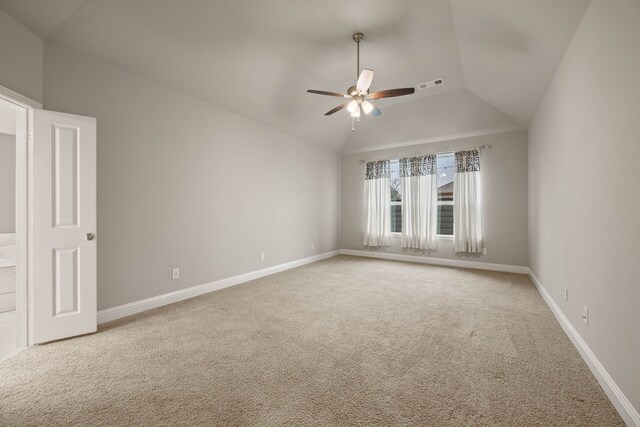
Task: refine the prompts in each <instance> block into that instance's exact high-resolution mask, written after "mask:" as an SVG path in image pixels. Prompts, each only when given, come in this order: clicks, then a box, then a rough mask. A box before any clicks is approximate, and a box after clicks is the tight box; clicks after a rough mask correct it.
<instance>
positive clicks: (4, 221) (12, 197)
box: [0, 133, 16, 233]
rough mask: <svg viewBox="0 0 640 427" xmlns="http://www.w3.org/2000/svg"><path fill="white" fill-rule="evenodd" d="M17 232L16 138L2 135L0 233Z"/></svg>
mask: <svg viewBox="0 0 640 427" xmlns="http://www.w3.org/2000/svg"><path fill="white" fill-rule="evenodd" d="M15 232H16V137H15V135H7V134H6V133H0V233H15Z"/></svg>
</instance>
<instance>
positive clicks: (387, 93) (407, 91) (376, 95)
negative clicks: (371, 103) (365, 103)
mask: <svg viewBox="0 0 640 427" xmlns="http://www.w3.org/2000/svg"><path fill="white" fill-rule="evenodd" d="M415 91H416V89H415V88H413V87H405V88H401V89H387V90H381V91H378V92H373V93H370V94H369V95H367V96H366V98H367V99H380V98H392V97H394V96H403V95H411V94H412V93H414V92H415Z"/></svg>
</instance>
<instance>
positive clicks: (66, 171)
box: [29, 109, 97, 344]
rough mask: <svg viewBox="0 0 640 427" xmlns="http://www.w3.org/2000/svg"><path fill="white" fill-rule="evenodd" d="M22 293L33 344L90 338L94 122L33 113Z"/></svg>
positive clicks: (93, 306) (94, 312) (93, 290)
mask: <svg viewBox="0 0 640 427" xmlns="http://www.w3.org/2000/svg"><path fill="white" fill-rule="evenodd" d="M32 114H33V117H32V123H33V134H32V138H31V141H30V144H31V153H32V156H31V162H30V167H31V170H30V176H31V178H32V179H31V183H30V190H31V191H30V199H29V202H30V207H31V209H30V212H31V215H30V227H29V231H30V233H29V243H30V245H29V250H30V255H31V256H30V260H31V262H30V264H29V265H30V268H29V270H30V271H29V273H30V274H29V284H30V286H29V288H30V295H31V296H30V302H31V311H30V322H29V323H30V332H31V334H30V335H31V338H32V340H31V341H32V343H34V344H35V343H40V342H46V341H52V340H56V339H61V338H67V337H71V336H74V335H80V334H86V333H90V332H95V330H96V324H97V304H96V285H97V283H96V254H97V252H96V241H95V240H93V239H91V240H88V239H87V236H88V235H93V234H97V233H96V120H95V119H94V118H92V117H84V116H75V115H72V114H64V113H57V112H53V111H46V110H38V109H35V110H33V113H32Z"/></svg>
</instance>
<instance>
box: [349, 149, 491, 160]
mask: <svg viewBox="0 0 640 427" xmlns="http://www.w3.org/2000/svg"><path fill="white" fill-rule="evenodd" d="M476 148H477V149H478V150H490V149H491V146H490V145H480V146H478V147H468V148H458V149H456V150H447V151H437V152H435V153H427V154H414V155H413V156H411V157H415V156H420V155H429V154H436V155H438V154H448V153H455V152H456V151H467V150H473V149H476ZM401 157H410V156H395V157H387V158H385V159H371V160H360V163H367V162H379V161H381V160H394V159H399V158H401Z"/></svg>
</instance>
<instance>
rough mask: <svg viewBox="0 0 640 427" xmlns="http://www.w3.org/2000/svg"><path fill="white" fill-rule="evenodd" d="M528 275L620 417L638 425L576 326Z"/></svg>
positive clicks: (635, 415) (639, 417)
mask: <svg viewBox="0 0 640 427" xmlns="http://www.w3.org/2000/svg"><path fill="white" fill-rule="evenodd" d="M529 277H531V280H532V281H533V283H534V284H535V285H536V288H537V289H538V292H540V295H542V298H544V300H545V301H546V303H547V305H548V306H549V308H550V309H551V311H552V312H553V314H554V315H555V316H556V319H557V320H558V323H560V326H562V329H564V332H565V333H566V334H567V336H568V337H569V339H570V340H571V342H572V343H573V345H574V346H575V347H576V348H577V349H578V352H579V353H580V355H581V356H582V358H583V359H584V361H585V362H586V363H587V366H589V369H591V372H592V373H593V375H594V376H595V377H596V380H598V383H600V386H601V387H602V389H603V390H604V392H605V393H606V394H607V396H608V397H609V400H611V403H613V406H614V407H615V408H616V409H617V410H618V413H619V414H620V416H621V417H622V419H623V420H624V422H625V423H627V425H629V426H635V427H640V414H638V411H637V410H636V409H635V408H634V407H633V405H632V404H631V402H629V399H627V397H626V396H625V395H624V393H623V392H622V390H620V387H618V385H617V384H616V383H615V381H614V380H613V378H611V375H609V373H608V372H607V370H606V369H605V368H604V366H602V363H600V361H599V360H598V358H597V357H596V355H595V354H593V351H591V349H590V348H589V346H588V345H587V343H586V342H585V341H584V339H582V337H581V336H580V334H579V333H578V331H577V330H576V328H574V327H573V325H572V324H571V322H570V321H569V319H567V317H566V316H565V315H564V313H563V312H562V310H560V307H558V304H556V302H555V301H554V300H553V298H552V297H551V295H550V294H549V292H547V290H546V289H545V288H544V286H542V284H541V283H540V281H539V280H538V278H537V277H536V276H535V274H534V273H533V271H531V270H529Z"/></svg>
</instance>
